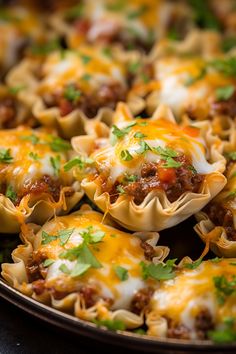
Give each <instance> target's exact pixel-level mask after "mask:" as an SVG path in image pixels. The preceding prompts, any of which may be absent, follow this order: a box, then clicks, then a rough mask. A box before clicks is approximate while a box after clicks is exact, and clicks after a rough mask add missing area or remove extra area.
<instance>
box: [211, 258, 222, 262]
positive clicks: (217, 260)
mask: <svg viewBox="0 0 236 354" xmlns="http://www.w3.org/2000/svg"><path fill="white" fill-rule="evenodd" d="M222 259H223V258H219V257H215V258H212V259H210V261H211V262H213V263H219V262H221V261H222Z"/></svg>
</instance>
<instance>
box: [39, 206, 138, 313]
mask: <svg viewBox="0 0 236 354" xmlns="http://www.w3.org/2000/svg"><path fill="white" fill-rule="evenodd" d="M102 221H103V216H102V215H101V214H99V213H97V212H93V211H89V212H76V213H74V214H71V215H68V216H64V217H59V218H57V219H56V220H52V221H50V222H48V223H47V224H46V225H45V226H44V227H43V228H42V229H41V230H40V232H39V233H38V234H37V235H36V239H35V251H36V252H37V257H38V256H40V255H43V258H44V259H45V258H46V259H52V260H53V261H54V263H53V264H52V265H50V266H49V267H48V271H47V275H46V278H45V280H46V287H47V288H51V287H53V288H54V289H56V290H57V291H63V289H64V291H66V292H67V291H68V292H70V291H71V292H73V291H75V289H79V288H80V287H81V286H83V285H86V286H92V287H95V288H96V289H97V291H98V294H99V296H100V297H101V296H103V297H108V298H110V299H112V300H113V306H112V309H117V308H128V307H129V305H130V301H131V299H132V297H133V295H134V294H135V292H136V291H137V290H139V289H140V288H142V287H143V286H144V282H143V281H142V280H141V267H140V265H139V263H140V261H142V260H144V255H143V249H142V248H141V246H140V240H139V239H138V238H136V237H134V236H132V235H130V234H127V233H125V232H122V231H119V230H116V229H114V228H112V227H110V226H107V225H105V224H103V223H102ZM90 227H92V229H93V231H95V232H97V231H99V232H102V233H103V235H104V236H103V238H102V240H101V242H98V243H93V244H88V247H89V249H90V251H91V252H92V253H93V255H94V257H96V259H97V260H98V261H99V262H100V264H101V267H100V268H97V269H96V268H93V267H91V268H89V269H88V270H87V271H86V272H85V273H84V274H81V275H79V276H77V277H72V276H71V275H67V274H64V273H63V271H62V270H60V267H61V266H62V264H63V265H66V267H67V268H68V269H69V270H70V271H72V270H73V268H74V267H75V264H76V261H74V260H69V259H62V258H60V255H61V254H62V252H63V251H68V250H71V249H73V248H75V247H78V246H79V245H81V244H82V243H83V232H84V231H86V230H88V228H90ZM66 229H67V230H68V229H70V230H71V229H73V232H72V234H71V236H70V237H69V239H68V241H67V242H66V244H65V245H64V246H62V245H61V244H60V240H59V239H56V240H53V241H51V242H49V243H47V244H41V240H42V235H43V234H42V232H47V233H48V234H49V235H55V234H56V233H57V232H58V231H62V230H66ZM117 266H120V267H123V268H125V269H126V270H127V272H128V273H127V274H128V276H127V278H126V279H125V280H123V281H121V279H120V278H119V277H118V276H117V274H116V273H115V268H116V267H117Z"/></svg>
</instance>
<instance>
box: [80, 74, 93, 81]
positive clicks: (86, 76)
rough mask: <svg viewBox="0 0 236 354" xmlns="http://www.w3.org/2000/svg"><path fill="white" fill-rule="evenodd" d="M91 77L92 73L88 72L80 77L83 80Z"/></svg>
mask: <svg viewBox="0 0 236 354" xmlns="http://www.w3.org/2000/svg"><path fill="white" fill-rule="evenodd" d="M91 78H92V75H90V74H84V75H83V76H82V77H81V79H82V80H84V81H89V80H90V79H91Z"/></svg>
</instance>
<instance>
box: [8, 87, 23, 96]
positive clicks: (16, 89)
mask: <svg viewBox="0 0 236 354" xmlns="http://www.w3.org/2000/svg"><path fill="white" fill-rule="evenodd" d="M25 88H26V86H25V85H18V86H12V87H9V89H8V91H9V93H10V94H11V95H17V94H18V93H19V92H20V91H22V90H24V89H25Z"/></svg>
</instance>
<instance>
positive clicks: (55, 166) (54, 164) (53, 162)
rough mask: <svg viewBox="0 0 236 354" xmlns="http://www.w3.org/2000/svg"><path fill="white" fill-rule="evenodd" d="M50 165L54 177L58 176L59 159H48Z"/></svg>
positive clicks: (57, 157)
mask: <svg viewBox="0 0 236 354" xmlns="http://www.w3.org/2000/svg"><path fill="white" fill-rule="evenodd" d="M50 163H51V165H52V168H53V170H54V173H55V175H56V176H59V172H60V168H61V157H60V156H59V155H57V156H56V157H52V156H51V157H50Z"/></svg>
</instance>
